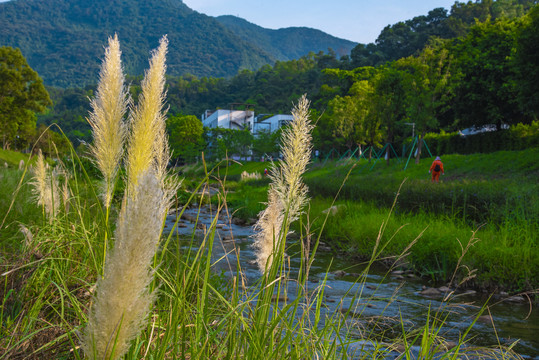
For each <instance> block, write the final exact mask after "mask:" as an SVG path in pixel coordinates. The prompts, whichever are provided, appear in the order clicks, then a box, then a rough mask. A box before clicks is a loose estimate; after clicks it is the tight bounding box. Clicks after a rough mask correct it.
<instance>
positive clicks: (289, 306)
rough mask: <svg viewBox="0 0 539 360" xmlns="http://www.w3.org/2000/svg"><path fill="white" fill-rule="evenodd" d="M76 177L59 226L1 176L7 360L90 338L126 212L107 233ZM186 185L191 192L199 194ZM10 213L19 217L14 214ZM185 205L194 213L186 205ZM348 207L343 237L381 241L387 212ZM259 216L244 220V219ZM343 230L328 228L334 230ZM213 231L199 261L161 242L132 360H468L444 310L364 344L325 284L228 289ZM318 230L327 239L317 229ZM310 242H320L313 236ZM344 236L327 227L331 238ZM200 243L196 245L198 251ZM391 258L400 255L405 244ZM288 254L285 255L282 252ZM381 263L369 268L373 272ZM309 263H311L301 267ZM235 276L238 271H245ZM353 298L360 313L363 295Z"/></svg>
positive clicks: (240, 195)
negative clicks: (282, 296)
mask: <svg viewBox="0 0 539 360" xmlns="http://www.w3.org/2000/svg"><path fill="white" fill-rule="evenodd" d="M253 166H254V167H256V166H260V164H256V165H253ZM253 170H254V169H251V172H252V171H253ZM72 171H73V175H74V176H73V178H72V180H71V181H70V187H71V190H72V194H73V195H72V197H71V198H70V200H69V204H70V206H69V207H65V206H64V208H63V209H64V210H63V211H62V212H61V213H60V215H59V216H58V217H57V218H56V220H54V221H52V222H49V221H48V220H47V219H45V218H43V215H42V214H43V213H42V211H41V209H40V208H39V207H37V206H35V205H34V204H33V201H32V199H31V196H30V189H29V187H28V184H27V180H28V178H26V180H24V181H22V186H21V188H20V189H21V190H20V191H19V192H17V195H16V197H13V196H14V195H13V194H14V193H16V191H15V190H16V189H17V187H18V186H19V179H20V176H21V175H22V173H21V172H19V171H18V170H12V169H8V170H7V171H3V172H2V173H1V175H2V178H1V179H0V181H3V183H2V185H4V186H2V187H0V199H1V203H0V204H2V210H5V211H6V212H7V217H6V218H7V219H8V220H7V221H6V224H8V227H7V228H6V227H5V225H4V227H3V228H2V229H1V230H2V232H1V233H0V244H1V245H2V249H7V250H6V253H7V254H8V256H6V257H5V260H6V262H3V265H2V267H1V269H0V274H2V275H1V277H0V279H1V287H0V301H1V302H2V307H1V309H2V310H1V311H0V359H2V360H3V359H8V358H41V359H82V358H83V354H82V352H81V350H80V348H79V340H78V335H77V334H79V333H80V332H81V331H83V329H84V325H85V324H86V321H87V313H88V309H89V306H90V304H91V301H92V296H93V294H95V291H96V289H95V288H94V284H95V281H96V279H97V277H98V276H100V274H101V271H102V266H103V261H104V255H103V247H104V244H105V240H104V239H106V238H107V236H109V235H108V234H112V233H113V232H112V230H113V229H112V227H113V224H114V218H115V216H116V213H117V209H118V208H119V206H120V204H119V200H118V199H116V200H115V203H114V204H113V211H112V216H111V218H110V219H109V222H108V223H107V221H106V219H105V216H104V214H103V209H102V207H101V205H100V201H99V199H98V197H97V196H96V195H95V194H96V192H97V190H96V189H95V183H96V181H95V179H90V178H87V177H85V176H83V175H82V174H81V173H80V172H78V171H77V169H76V167H75V168H74V169H72ZM213 175H214V173H212V174H210V175H209V177H210V178H211V177H212V176H213ZM235 175H236V173H232V174H231V176H235ZM264 181H265V180H258V182H256V181H255V182H235V181H230V182H229V183H228V185H231V186H232V188H235V189H236V190H237V191H236V192H235V193H233V192H230V193H229V194H228V196H229V197H230V201H231V202H234V201H236V202H237V203H236V205H235V206H237V207H238V209H239V208H240V207H243V208H244V209H259V207H260V206H261V205H260V202H261V201H263V200H264V197H265V188H266V185H267V183H264ZM189 185H190V186H194V183H191V184H189ZM185 190H186V189H184V191H185ZM193 199H194V197H193V198H191V200H190V201H193ZM221 199H222V198H221ZM241 199H243V200H241ZM197 201H199V199H197ZM241 201H243V204H242V203H241ZM12 203H13V204H15V205H14V206H12V207H11V209H10V210H9V206H10V205H9V204H12ZM239 204H242V205H241V206H240V205H239ZM183 205H189V204H188V201H186V202H184V203H183ZM212 205H213V206H215V207H221V206H224V203H223V202H222V201H221V202H220V201H219V200H214V201H213V203H212ZM345 205H346V206H350V209H349V210H347V214H349V216H348V215H347V216H346V217H345V216H343V217H342V220H343V222H344V224H346V228H353V226H354V225H353V224H354V222H355V221H358V219H359V218H362V217H361V216H359V217H358V214H356V212H357V213H359V212H360V211H364V214H365V216H366V218H367V216H372V218H370V221H369V223H370V224H371V230H372V231H375V232H376V231H377V230H376V229H377V227H378V226H379V225H380V223H381V219H382V218H383V217H384V216H387V213H386V212H385V210H380V212H379V215H376V214H374V215H372V212H373V211H372V210H373V208H369V207H368V206H366V205H361V204H359V205H357V204H355V203H354V202H352V203H349V204H345ZM6 206H7V209H8V210H6ZM18 206H19V207H18ZM326 206H327V200H326V199H321V200H318V199H315V200H314V202H313V206H312V209H313V216H316V215H315V214H316V213H317V212H318V213H319V212H321V211H322V210H323V208H325V207H326ZM355 206H364V207H363V208H355ZM245 211H251V210H245ZM254 212H256V210H255V211H254ZM252 214H253V213H252V212H251V213H246V216H252ZM368 214H371V215H368ZM334 220H335V219H334V218H330V219H329V223H328V225H329V224H331V223H332V222H333V221H334ZM393 221H395V222H397V220H396V219H394V220H392V223H391V224H392V225H391V226H393ZM19 223H20V224H24V225H25V226H27V227H28V228H29V229H30V230H31V232H32V235H33V237H32V239H29V240H24V237H23V236H22V234H21V233H20V232H18V231H17V232H10V231H6V229H8V230H9V229H15V228H17V227H18V224H19ZM216 223H217V219H215V221H214V224H213V226H211V227H210V228H209V229H208V232H207V233H206V236H205V238H204V241H202V242H200V243H199V244H200V248H199V249H198V250H193V251H189V250H185V249H183V248H181V247H180V241H179V238H176V237H173V236H169V237H168V238H166V237H165V238H164V239H163V240H162V243H161V247H160V253H159V254H158V258H159V259H162V261H161V263H160V266H159V267H158V268H157V269H156V280H155V288H156V289H157V291H158V300H157V302H156V303H155V305H154V306H153V308H152V310H151V313H150V315H149V318H148V321H147V327H146V329H145V330H144V331H143V332H142V333H141V335H140V336H139V337H137V339H136V340H135V341H134V342H133V344H132V346H131V348H130V350H129V352H128V353H127V355H126V356H125V358H126V359H140V358H148V359H150V358H151V359H169V358H191V359H206V358H216V359H221V358H223V359H261V358H272V359H281V358H283V359H303V358H305V356H306V354H309V355H308V356H309V357H310V356H314V354H317V355H318V356H319V357H320V358H324V359H341V358H345V355H344V354H345V353H346V351H347V347H348V345H349V344H351V343H354V342H356V341H358V340H362V341H363V342H364V343H368V344H373V345H374V347H372V348H368V347H366V348H365V349H362V350H361V352H360V353H359V354H356V356H359V357H360V358H364V359H371V358H375V357H379V358H381V357H384V356H385V355H387V353H388V352H389V349H391V348H394V347H396V344H397V343H398V342H401V341H404V342H405V344H406V346H405V349H404V350H401V352H404V353H405V354H407V356H411V355H410V354H411V353H413V352H414V351H415V349H419V351H420V352H421V353H422V354H423V355H424V358H426V359H430V358H439V357H436V356H442V357H441V358H456V357H459V356H461V355H463V356H465V354H466V352H467V351H469V349H471V348H468V350H467V349H466V348H464V347H462V345H463V344H464V342H465V341H466V337H465V336H463V337H462V339H461V340H460V344H459V346H457V347H455V348H453V349H452V350H450V351H449V352H446V350H445V348H443V346H441V344H443V343H444V339H443V337H441V336H439V335H438V334H437V328H436V327H437V326H442V325H443V322H442V324H440V322H439V321H438V320H437V319H443V318H444V312H445V310H443V309H438V310H437V312H436V314H434V315H433V317H432V320H429V319H427V321H426V322H425V324H421V325H419V326H417V327H415V328H414V329H411V330H410V329H404V326H403V329H402V332H401V336H402V339H404V340H402V339H401V338H399V339H393V340H391V338H389V337H388V336H387V334H385V335H384V334H380V333H377V331H376V330H375V329H367V330H366V331H365V332H363V333H362V335H361V337H360V338H358V336H357V335H354V333H352V332H350V329H349V324H350V321H351V318H350V317H351V316H353V315H350V314H343V313H341V312H340V311H336V312H334V313H324V310H323V309H324V289H325V287H324V283H323V282H324V280H323V279H322V283H321V284H320V286H318V287H317V288H314V289H312V288H307V287H306V286H305V280H306V278H305V273H304V272H300V273H299V274H298V275H297V276H294V277H293V276H291V275H290V274H289V273H288V269H287V266H286V262H282V261H275V262H274V265H273V266H272V268H271V269H270V273H269V274H270V275H269V276H268V277H264V276H261V277H260V279H259V280H258V281H256V282H255V283H254V284H251V285H249V286H246V284H245V282H244V281H243V280H242V275H241V273H239V272H238V273H236V276H234V277H232V278H230V279H229V278H224V277H222V276H220V275H219V274H218V273H216V272H215V271H214V270H213V266H214V265H215V259H214V257H212V249H213V247H212V244H213V242H214V240H215V237H214V231H215V225H216ZM315 226H316V227H318V230H321V229H320V228H319V227H320V226H321V225H320V224H319V223H315ZM419 227H421V225H419ZM313 230H315V233H317V232H318V231H317V229H316V228H315V229H313ZM337 230H339V229H338V228H336V227H331V226H330V227H328V230H327V231H337ZM340 230H344V229H340ZM371 230H369V231H371ZM392 230H393V228H388V229H387V231H386V234H391V231H392ZM285 232H286V231H285ZM414 232H415V230H414V229H410V230H409V233H408V235H407V237H409V238H412V237H414V236H416V234H414ZM352 235H353V234H352V233H350V234H346V233H342V239H343V240H342V243H341V245H340V246H343V247H345V246H346V245H345V244H346V243H345V240H346V238H349V237H351V236H352ZM195 241H196V242H198V241H199V240H195V239H193V242H195ZM299 241H302V239H299ZM362 241H363V240H362ZM282 243H284V242H282ZM392 246H393V245H392ZM387 249H388V250H387V251H389V250H391V251H397V250H398V249H399V248H398V244H397V245H395V248H391V247H388V248H387ZM279 251H280V253H281V254H282V253H284V248H281V249H280V250H279ZM384 251H385V250H384ZM367 253H368V252H367ZM380 255H385V253H382V254H380ZM279 258H282V257H281V256H280V257H279ZM374 259H375V257H372V256H371V257H370V260H369V261H371V262H372V261H374ZM305 261H306V260H305V259H302V262H303V264H305V263H306V262H305ZM158 262H159V261H157V263H158ZM237 265H238V268H239V269H241V266H242V264H237ZM366 271H367V270H366ZM360 278H364V277H360ZM288 283H294V284H295V285H299V286H295V289H297V290H295V293H294V294H290V295H293V296H290V298H291V299H289V300H286V301H284V302H279V301H278V300H277V299H276V298H274V296H273V295H274V294H275V293H276V292H279V293H280V292H282V291H284V289H286V288H287V284H288ZM356 296H357V300H358V301H359V300H360V298H361V293H358V294H356ZM435 319H436V320H435ZM382 339H383V340H384V342H383V343H382V342H381V341H382ZM388 341H389V342H391V341H395V344H391V343H390V344H388V343H387V342H388ZM474 351H475V350H474ZM481 351H483V350H481ZM486 353H487V351H486V350H485V354H486ZM436 354H438V355H436ZM441 354H442V355H441ZM512 356H513V355H512V353H511V352H510V351H505V350H500V351H499V352H498V353H496V354H495V355H494V356H491V357H488V356H487V358H492V357H498V358H501V357H505V358H512Z"/></svg>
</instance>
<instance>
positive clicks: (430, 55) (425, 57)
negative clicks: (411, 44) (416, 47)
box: [395, 42, 451, 164]
mask: <svg viewBox="0 0 539 360" xmlns="http://www.w3.org/2000/svg"><path fill="white" fill-rule="evenodd" d="M395 64H396V66H397V67H398V68H400V69H402V70H405V71H407V72H408V76H407V79H406V85H405V86H406V90H407V91H406V92H407V94H408V96H407V101H406V102H407V105H408V106H407V110H406V116H407V118H408V119H409V121H410V122H413V123H415V127H416V129H417V132H418V134H420V138H419V144H418V151H417V155H416V164H418V163H419V158H420V157H421V150H422V145H423V138H424V137H425V134H426V133H427V131H428V130H433V129H435V128H436V127H437V126H438V119H437V115H438V114H439V110H440V107H441V106H442V105H443V104H444V103H445V102H446V101H447V99H446V97H447V96H449V88H448V86H447V84H448V81H449V77H450V72H449V70H450V64H451V58H450V56H449V51H448V50H447V49H446V48H445V47H444V46H443V43H441V42H434V43H432V44H431V45H429V46H427V47H426V48H425V49H424V50H423V51H422V52H421V54H420V55H419V56H418V57H412V56H411V57H407V58H403V59H400V60H398V61H397V62H396V63H395Z"/></svg>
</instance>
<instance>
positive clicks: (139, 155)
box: [83, 37, 176, 359]
mask: <svg viewBox="0 0 539 360" xmlns="http://www.w3.org/2000/svg"><path fill="white" fill-rule="evenodd" d="M166 51H167V39H166V37H164V38H163V39H162V40H161V43H160V46H159V48H158V49H157V51H155V52H154V53H153V56H152V58H151V60H150V69H149V70H148V72H147V73H146V76H145V78H144V80H143V82H142V93H141V96H140V98H139V103H138V105H137V106H136V107H135V108H134V109H133V110H132V113H131V121H130V125H131V126H130V132H129V141H128V148H127V160H126V165H127V189H126V193H125V196H124V199H123V201H122V208H121V210H120V214H119V218H118V222H117V225H116V232H115V241H114V247H113V249H112V251H110V252H109V253H107V255H106V258H105V269H104V272H103V277H102V278H100V279H99V280H98V282H97V295H96V298H95V302H94V303H93V304H92V308H91V310H90V314H89V321H88V325H87V326H86V328H85V331H84V339H83V348H84V352H85V354H86V356H88V357H89V358H91V359H103V358H105V359H117V358H120V357H121V356H123V355H124V354H125V353H126V352H127V350H128V349H129V346H130V342H131V341H132V340H133V339H134V338H135V337H136V336H137V335H138V334H139V333H140V331H141V330H142V328H143V327H144V325H145V323H146V319H147V314H148V312H149V311H150V308H151V305H152V304H153V301H154V299H155V293H154V292H152V291H151V290H150V284H151V282H152V281H153V270H152V268H151V265H152V260H153V258H154V256H155V254H156V251H157V247H158V243H159V238H160V234H161V231H162V223H163V221H164V218H165V216H166V214H167V212H168V209H169V207H170V202H171V197H172V195H173V194H174V193H175V191H176V185H175V184H176V182H175V181H174V180H167V179H166V176H167V173H166V165H167V163H168V160H169V159H170V154H169V148H168V140H167V136H166V134H165V130H164V129H165V125H164V124H165V114H164V113H163V111H162V107H163V99H164V95H163V92H164V82H165V76H164V75H165V68H166V67H165V54H166ZM106 54H107V55H106V57H105V60H104V64H103V70H102V74H103V73H104V74H105V75H102V77H101V83H102V84H101V85H100V86H99V87H98V88H99V89H108V88H114V91H113V92H114V95H116V96H115V99H114V102H113V104H111V106H109V107H108V108H107V107H105V108H104V110H103V114H102V116H101V117H103V118H104V119H106V118H110V119H112V120H113V121H111V122H114V124H113V125H111V126H108V127H107V128H106V131H105V133H106V134H98V135H97V136H95V137H96V138H103V139H106V138H113V137H114V136H115V135H116V133H114V132H112V131H118V129H120V130H119V131H120V133H119V134H117V135H118V136H119V139H118V140H117V141H116V142H114V141H111V142H112V143H113V144H114V146H117V147H118V148H114V149H112V152H111V153H109V152H107V151H104V150H105V149H102V150H103V151H100V149H101V147H100V145H99V143H98V144H96V145H94V151H93V153H94V155H95V156H96V163H97V164H109V165H110V166H108V167H102V166H100V169H102V171H107V172H109V173H103V176H104V178H105V179H106V181H107V182H108V181H110V182H112V181H113V178H112V177H111V176H116V173H117V168H118V167H119V160H120V159H121V156H122V154H123V149H122V146H123V138H124V131H123V125H122V117H123V113H124V110H125V106H126V105H127V101H126V100H125V99H126V95H125V91H124V88H123V75H121V67H120V66H119V43H118V40H117V38H114V39H111V40H110V41H109V49H108V50H107V52H106ZM110 54H113V55H111V56H109V55H110ZM114 72H119V73H120V74H114ZM100 96H101V94H99V93H98V99H100ZM98 101H99V100H96V103H97V102H98ZM95 108H96V106H94V111H95V110H96V109H95ZM109 146H112V145H109ZM96 149H97V150H96ZM107 179H108V180H107ZM111 188H112V183H111V185H107V187H106V194H105V206H106V207H107V208H108V206H109V203H110V200H111V194H112V192H111V191H110V189H111ZM105 241H107V239H105Z"/></svg>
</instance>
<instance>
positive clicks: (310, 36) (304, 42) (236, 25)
mask: <svg viewBox="0 0 539 360" xmlns="http://www.w3.org/2000/svg"><path fill="white" fill-rule="evenodd" d="M216 19H217V21H219V22H220V23H221V24H222V25H224V26H226V27H227V28H228V29H229V30H232V31H233V32H234V33H235V34H236V35H238V36H239V37H240V38H242V39H243V40H245V41H251V42H253V43H255V44H257V45H258V46H259V47H261V48H263V49H265V50H266V51H268V52H269V53H271V54H272V55H274V56H276V57H277V59H278V60H283V61H286V60H292V59H298V58H300V57H301V56H303V55H305V54H308V53H309V52H310V51H313V52H315V53H317V52H319V51H324V52H327V51H328V49H329V48H331V49H333V51H335V53H336V54H337V55H339V56H343V55H349V54H350V51H351V50H352V49H353V48H354V47H355V46H356V45H357V43H355V42H352V41H349V40H344V39H340V38H336V37H334V36H331V35H329V34H327V33H325V32H323V31H320V30H316V29H312V28H306V27H289V28H283V29H278V30H271V29H266V28H263V27H261V26H258V25H255V24H253V23H250V22H248V21H247V20H244V19H242V18H239V17H236V16H232V15H224V16H218V17H216Z"/></svg>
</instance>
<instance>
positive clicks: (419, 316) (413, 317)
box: [166, 209, 539, 360]
mask: <svg viewBox="0 0 539 360" xmlns="http://www.w3.org/2000/svg"><path fill="white" fill-rule="evenodd" d="M197 212H198V210H197V209H188V210H186V211H185V213H184V214H183V216H182V218H181V219H180V220H179V223H178V227H177V229H176V231H177V232H178V233H179V234H180V239H185V243H184V244H185V247H187V246H188V244H189V243H190V241H189V239H190V238H191V237H192V234H193V231H195V235H196V238H202V235H203V234H204V231H205V229H208V228H209V227H210V223H211V222H212V220H213V219H214V217H215V215H214V216H211V215H210V213H209V211H208V210H207V209H204V210H203V211H202V212H201V213H200V214H199V216H198V225H197V224H195V222H196V219H197ZM175 221H176V215H174V214H172V215H169V217H168V218H167V222H166V228H167V229H168V230H169V231H170V229H172V227H173V225H174V222H175ZM252 234H253V228H252V227H251V226H239V225H235V224H233V223H231V222H230V221H229V219H228V217H227V216H226V214H224V215H223V214H221V215H220V217H219V221H218V225H217V231H216V241H215V244H214V250H213V254H214V256H215V258H221V257H223V255H225V254H226V256H224V257H223V260H221V261H220V262H219V263H218V264H217V265H216V266H217V267H218V269H216V270H217V271H223V272H224V273H225V274H226V275H227V276H234V275H236V271H237V270H236V266H235V264H236V263H237V262H236V261H237V259H236V256H237V254H238V253H239V254H240V264H241V271H242V273H243V276H244V277H245V278H246V279H247V281H248V282H250V283H255V282H256V281H257V280H258V279H259V277H260V275H261V274H260V272H259V271H258V268H257V266H256V265H255V263H254V259H255V254H254V252H253V249H252V247H251V244H252V239H251V238H250V236H251V235H252ZM182 242H183V240H182ZM195 246H196V245H195ZM195 250H196V249H195ZM238 250H239V251H238ZM287 251H289V254H290V255H291V256H290V267H291V276H292V277H293V276H294V275H296V274H297V272H298V270H299V266H300V260H299V255H298V256H294V255H293V254H292V253H291V251H293V250H291V251H290V250H287ZM363 270H364V265H357V264H353V263H351V261H350V260H348V259H345V258H343V257H339V256H336V255H335V254H333V253H332V252H331V251H329V249H324V248H321V249H319V251H318V252H317V254H316V257H315V261H314V263H313V266H312V268H311V270H310V275H309V281H308V284H307V286H308V288H309V289H314V288H316V287H317V286H319V284H320V282H321V281H323V279H324V278H326V277H327V283H326V285H327V286H326V289H325V309H326V311H328V312H333V311H342V312H347V311H349V315H351V316H350V318H351V319H370V318H377V317H379V316H382V315H383V318H384V319H385V320H386V325H391V322H395V324H396V325H398V326H396V329H397V330H400V319H401V317H402V320H403V321H404V324H406V325H407V326H410V327H417V326H421V325H424V324H425V321H426V319H427V313H428V311H429V308H430V312H431V314H432V313H433V312H434V311H436V309H442V308H443V309H445V311H446V312H448V311H449V312H450V315H449V317H448V318H447V320H446V321H445V323H444V326H443V328H442V331H441V332H440V333H439V335H441V336H442V337H444V338H445V339H446V340H447V341H452V342H458V338H459V335H460V334H463V333H464V332H465V331H466V329H467V328H468V327H469V326H470V324H472V322H473V321H474V320H475V319H476V318H477V315H478V312H479V311H480V309H481V307H482V306H483V305H484V304H485V303H487V301H488V304H490V305H489V307H488V309H487V310H486V311H484V312H483V314H482V316H480V317H479V318H477V321H476V323H475V324H474V326H473V328H472V330H471V331H470V333H469V335H468V337H467V339H469V341H470V343H471V344H475V345H481V346H491V347H493V346H496V345H498V344H501V345H505V346H509V345H510V344H512V343H513V342H515V341H516V340H519V341H518V344H517V345H516V347H515V348H514V349H515V350H516V351H517V352H518V353H519V354H520V355H521V356H522V357H524V358H526V359H537V360H539V310H538V309H537V308H536V307H530V304H529V303H528V302H526V301H518V298H517V299H515V298H511V299H510V297H509V296H500V295H494V296H492V297H491V298H490V299H489V297H488V294H479V293H474V292H469V293H466V292H461V293H456V295H455V296H453V297H452V299H451V300H450V301H444V294H443V291H444V290H445V289H443V288H442V289H441V291H440V290H439V289H440V288H435V289H433V288H430V287H429V285H428V284H427V283H426V282H425V281H424V280H422V279H419V278H417V277H415V276H414V275H413V274H408V273H399V272H397V273H391V274H388V273H387V269H384V268H381V267H374V268H373V267H371V269H370V270H369V272H368V275H366V276H361V275H360V274H361V273H362V271H363ZM358 277H361V279H360V281H358ZM425 290H428V291H427V292H429V291H430V292H432V293H433V294H431V295H428V294H426V292H425ZM294 293H295V292H294V290H293V289H288V292H287V296H288V297H289V298H290V297H291V296H290V294H294ZM358 293H360V294H361V297H360V298H359V299H358V298H357V296H356V295H357V294H358ZM515 300H517V301H515ZM356 315H357V316H356ZM360 338H361V337H360V335H359V334H358V339H360ZM361 346H363V345H362V344H361V343H360V342H359V341H358V347H361Z"/></svg>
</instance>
